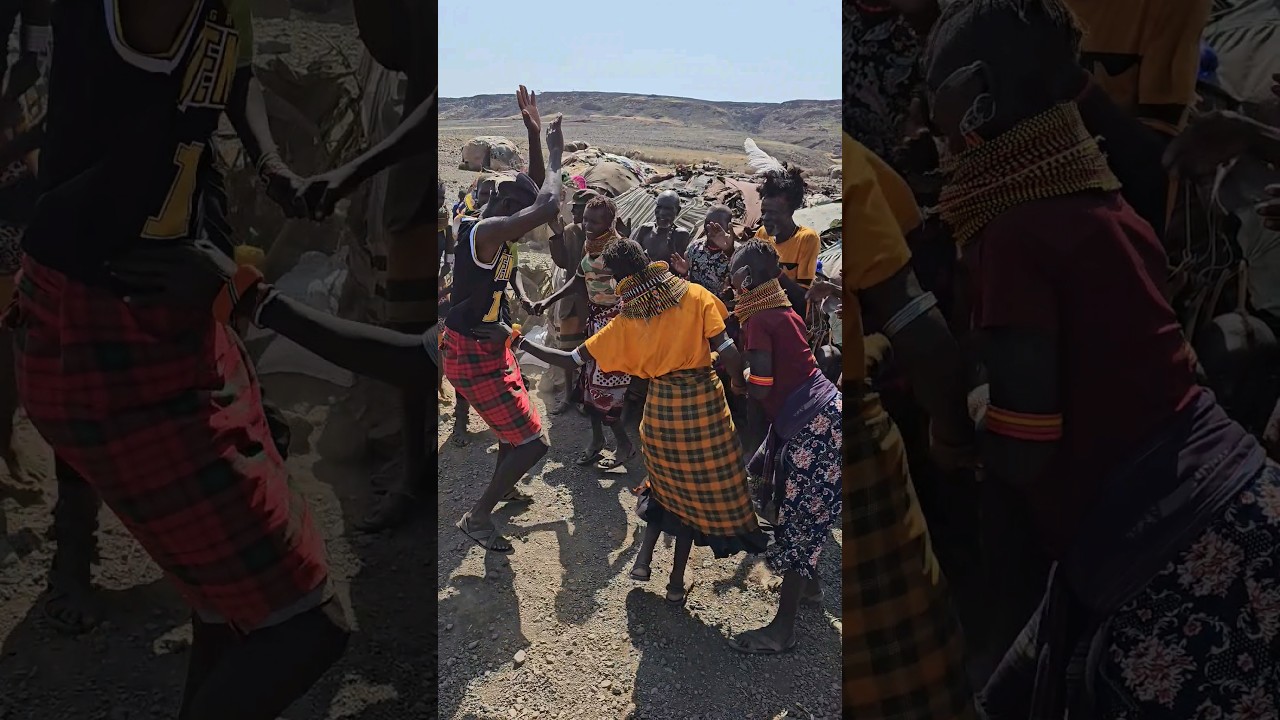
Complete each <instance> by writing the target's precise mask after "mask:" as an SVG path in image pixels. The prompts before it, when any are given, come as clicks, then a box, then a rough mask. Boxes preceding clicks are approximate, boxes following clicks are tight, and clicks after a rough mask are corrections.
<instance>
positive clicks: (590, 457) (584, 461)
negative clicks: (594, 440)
mask: <svg viewBox="0 0 1280 720" xmlns="http://www.w3.org/2000/svg"><path fill="white" fill-rule="evenodd" d="M602 457H604V448H597V449H596V451H595V453H594V454H593V453H592V452H591V448H587V449H586V450H583V451H582V452H581V453H578V459H576V460H574V461H573V462H574V464H576V465H578V466H579V467H586V466H588V465H591V464H592V463H594V462H595V461H597V460H599V459H600V458H602Z"/></svg>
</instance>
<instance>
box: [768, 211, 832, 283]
mask: <svg viewBox="0 0 1280 720" xmlns="http://www.w3.org/2000/svg"><path fill="white" fill-rule="evenodd" d="M756 237H758V238H760V239H761V240H769V241H771V242H773V245H774V247H776V248H778V263H779V264H780V265H782V274H783V275H786V276H787V277H789V278H791V279H792V280H795V281H796V282H798V283H800V284H801V285H804V286H805V287H808V286H809V285H811V284H813V279H814V278H815V277H817V275H818V251H819V250H821V249H822V240H821V238H819V237H818V231H817V230H814V229H813V228H811V227H805V226H804V225H797V226H796V232H795V234H794V235H792V236H791V237H789V238H787V239H786V240H785V241H783V242H781V243H779V242H778V241H777V239H776V238H774V237H773V236H771V235H769V233H767V232H765V229H764V228H760V230H759V231H758V232H756Z"/></svg>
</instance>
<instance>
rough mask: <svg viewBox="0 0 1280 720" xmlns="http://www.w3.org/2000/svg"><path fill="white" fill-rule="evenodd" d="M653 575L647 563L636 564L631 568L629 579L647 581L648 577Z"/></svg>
mask: <svg viewBox="0 0 1280 720" xmlns="http://www.w3.org/2000/svg"><path fill="white" fill-rule="evenodd" d="M652 576H653V571H652V570H651V569H649V566H648V565H637V566H635V567H633V568H631V579H632V580H635V581H636V582H649V578H650V577H652Z"/></svg>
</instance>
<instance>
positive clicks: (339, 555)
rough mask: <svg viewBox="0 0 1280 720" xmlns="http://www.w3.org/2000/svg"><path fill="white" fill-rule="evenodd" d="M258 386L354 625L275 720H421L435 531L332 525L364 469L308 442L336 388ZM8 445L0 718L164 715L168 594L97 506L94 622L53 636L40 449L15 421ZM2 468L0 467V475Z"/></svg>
mask: <svg viewBox="0 0 1280 720" xmlns="http://www.w3.org/2000/svg"><path fill="white" fill-rule="evenodd" d="M264 387H265V388H266V391H267V393H268V394H269V395H270V396H271V398H272V399H273V400H274V401H275V402H277V403H278V404H279V405H280V406H281V407H282V408H283V409H285V410H286V413H287V414H288V416H289V417H290V421H291V425H292V426H293V430H294V440H293V447H292V448H291V456H290V459H289V465H290V468H291V470H292V471H293V473H294V477H295V478H296V479H297V480H298V481H299V484H300V486H301V487H302V489H303V492H304V493H305V495H306V497H307V499H308V500H309V501H310V503H311V506H312V508H313V510H314V511H315V514H316V521H317V524H318V526H319V527H320V528H322V529H323V532H324V533H325V535H326V537H327V538H328V541H329V542H328V546H329V554H330V560H331V563H332V569H333V576H334V579H335V580H336V582H337V585H338V591H339V594H340V596H341V597H342V598H343V600H344V601H345V602H347V604H348V606H349V608H352V609H351V610H349V613H348V614H349V617H350V618H351V620H352V622H353V623H354V624H355V626H356V628H357V630H358V632H357V633H356V634H355V635H354V637H353V640H352V643H351V645H350V647H349V649H348V652H347V654H346V656H345V657H344V658H343V659H342V661H341V662H340V663H339V664H338V665H337V666H336V667H335V668H334V669H333V670H331V671H330V672H329V673H328V674H327V675H326V676H325V678H324V679H323V680H322V681H321V682H320V684H319V685H318V686H317V687H316V688H315V689H314V690H313V691H312V692H311V693H310V694H309V695H308V696H307V697H306V698H304V699H303V700H302V701H300V702H299V703H297V704H296V705H295V707H294V708H292V710H291V712H290V713H289V714H288V715H286V717H287V718H288V720H321V719H324V720H338V719H339V718H359V719H361V720H365V719H367V720H410V719H413V720H416V719H418V718H427V717H429V715H428V714H427V707H428V695H427V690H426V688H427V686H428V684H429V683H430V682H431V677H430V676H429V675H428V674H427V672H426V671H427V669H428V667H429V658H430V657H431V655H432V654H433V653H434V652H435V644H436V643H435V628H436V621H435V618H434V617H432V616H431V614H430V613H429V612H423V608H424V607H426V608H429V607H430V605H429V604H427V598H429V597H430V595H429V593H432V592H435V589H434V588H433V587H432V586H431V568H432V566H433V565H434V564H435V543H434V540H435V533H434V531H433V528H431V527H429V526H428V523H426V522H423V523H419V524H418V525H416V526H413V527H409V528H406V529H404V530H402V531H400V532H398V533H396V534H394V535H382V536H378V537H368V536H362V535H355V534H349V533H348V532H347V531H346V528H348V527H350V526H351V525H352V524H353V523H354V522H355V521H356V520H357V519H359V518H360V517H361V516H362V515H363V514H364V512H365V510H366V507H367V505H366V503H367V500H368V498H369V495H370V493H369V486H370V477H371V475H372V474H373V473H372V470H371V467H370V465H369V464H368V463H339V462H335V461H331V460H326V459H324V458H323V457H321V455H322V454H321V453H320V452H319V451H318V450H317V448H318V447H322V446H324V445H326V444H327V442H328V440H327V439H326V438H325V437H324V435H325V433H326V432H341V428H342V427H343V426H344V423H341V422H329V420H330V417H329V409H328V404H329V403H330V402H331V400H332V397H333V396H334V395H336V394H337V393H338V392H339V390H338V389H336V388H334V387H332V386H329V385H326V384H324V383H321V382H319V381H314V380H308V379H305V378H298V377H289V376H272V377H268V378H266V380H265V381H264ZM18 438H19V440H18V443H17V446H18V448H19V453H20V455H21V461H22V468H23V469H22V470H21V472H20V473H19V475H18V477H16V478H15V477H12V476H7V475H0V503H2V504H3V506H4V509H5V511H6V513H7V514H8V517H9V533H10V539H11V541H12V542H13V544H14V545H15V546H16V548H17V550H18V554H19V558H18V560H17V561H16V562H15V563H13V564H11V565H9V566H8V567H3V568H0V648H2V649H0V688H3V692H0V718H3V719H4V720H100V719H101V720H153V719H154V720H160V719H161V718H165V719H171V718H173V716H174V713H175V711H176V708H177V704H178V701H179V698H180V695H181V685H182V679H183V673H184V669H185V666H186V660H187V653H186V649H187V645H188V644H189V642H190V630H189V628H188V626H187V623H186V620H187V614H186V611H185V610H184V605H183V603H182V602H181V600H180V599H179V598H178V596H177V594H176V593H175V592H174V591H173V590H172V589H171V588H170V586H169V585H168V583H167V582H165V581H164V580H163V579H162V578H161V577H160V573H159V571H158V569H157V568H156V567H155V565H154V564H153V563H152V562H151V561H150V559H149V558H147V556H146V555H145V554H144V553H143V551H142V549H141V548H140V547H139V546H138V544H137V543H136V542H135V541H134V540H133V539H132V538H131V537H130V536H129V535H128V533H126V532H125V530H124V529H123V528H122V527H121V526H120V524H119V522H118V521H117V520H116V519H115V516H114V515H112V514H111V513H110V512H109V511H107V510H104V511H103V512H102V514H101V520H102V530H101V531H100V543H101V555H102V562H101V563H100V564H99V565H98V566H97V567H96V568H95V572H94V580H95V582H96V583H97V584H98V585H99V586H101V587H102V588H103V593H102V596H103V599H104V601H105V602H106V604H107V612H108V622H107V623H106V624H104V625H103V626H101V627H100V628H98V629H97V630H95V631H93V632H92V633H90V634H88V635H84V636H81V637H66V636H63V635H60V634H58V633H57V632H55V631H54V630H53V629H52V628H50V627H49V626H48V625H47V623H45V621H44V618H43V616H42V612H41V608H40V605H39V600H40V595H41V593H42V591H43V587H44V585H43V577H44V573H45V572H46V570H47V568H48V567H49V561H50V558H51V555H52V551H53V543H52V542H51V541H50V540H48V539H46V531H47V529H48V526H49V522H50V516H51V513H50V511H51V507H52V503H53V500H54V499H55V497H56V489H55V485H54V482H53V478H52V476H53V471H52V459H51V456H50V454H49V451H48V448H47V447H46V446H45V445H44V443H43V442H42V441H41V440H40V439H39V437H38V436H37V435H36V433H35V432H34V430H33V429H32V428H31V427H30V426H29V425H27V424H26V423H25V422H24V423H22V424H21V425H20V427H19V436H18ZM0 473H3V471H0Z"/></svg>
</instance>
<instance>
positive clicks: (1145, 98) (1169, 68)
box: [1066, 0, 1213, 136]
mask: <svg viewBox="0 0 1280 720" xmlns="http://www.w3.org/2000/svg"><path fill="white" fill-rule="evenodd" d="M1066 4H1067V7H1069V8H1070V9H1071V12H1073V13H1075V15H1076V18H1077V19H1079V21H1080V25H1081V27H1082V28H1083V29H1084V38H1083V40H1082V42H1081V47H1080V60H1081V63H1082V64H1083V65H1084V66H1085V69H1087V70H1088V71H1089V72H1090V73H1091V74H1092V75H1093V77H1094V80H1095V81H1096V82H1097V83H1098V84H1099V85H1100V86H1101V87H1102V89H1103V90H1104V91H1105V92H1106V93H1107V95H1108V96H1110V97H1111V99H1112V101H1114V102H1115V103H1116V104H1117V105H1119V106H1120V107H1122V108H1124V109H1126V110H1128V111H1129V112H1131V113H1133V114H1134V115H1135V116H1137V117H1138V118H1140V119H1141V120H1142V121H1143V122H1144V123H1146V124H1148V125H1150V126H1151V127H1153V128H1155V129H1156V130H1158V131H1160V132H1162V133H1164V134H1165V135H1169V136H1173V135H1177V134H1178V132H1179V130H1181V128H1182V126H1183V125H1184V124H1185V123H1186V119H1187V109H1188V108H1189V107H1190V106H1191V103H1192V102H1193V101H1194V100H1195V93H1196V77H1197V75H1198V72H1199V69H1200V36H1201V35H1203V34H1204V29H1205V25H1206V24H1207V23H1208V21H1209V12H1210V10H1211V8H1212V5H1213V2H1212V0H1066Z"/></svg>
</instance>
